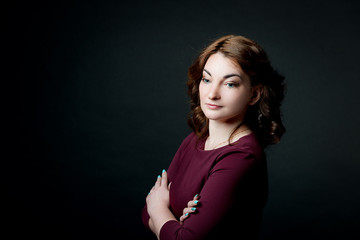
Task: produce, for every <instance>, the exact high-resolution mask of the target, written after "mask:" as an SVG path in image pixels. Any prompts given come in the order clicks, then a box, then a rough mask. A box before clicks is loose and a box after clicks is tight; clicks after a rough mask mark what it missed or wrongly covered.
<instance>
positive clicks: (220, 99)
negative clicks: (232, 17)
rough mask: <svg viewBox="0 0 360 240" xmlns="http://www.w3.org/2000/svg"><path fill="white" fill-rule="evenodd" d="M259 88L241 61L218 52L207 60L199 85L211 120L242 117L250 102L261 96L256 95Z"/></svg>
mask: <svg viewBox="0 0 360 240" xmlns="http://www.w3.org/2000/svg"><path fill="white" fill-rule="evenodd" d="M254 90H255V92H254ZM257 90H258V89H254V88H252V87H251V82H250V77H249V76H248V75H247V74H245V73H244V72H243V71H242V69H241V67H240V66H239V65H238V64H236V63H235V62H233V61H232V60H231V59H229V58H227V57H226V56H225V55H224V54H222V53H220V52H218V53H215V54H213V55H211V56H210V57H209V59H208V60H207V62H206V64H205V67H204V70H203V79H202V80H201V82H200V85H199V94H200V106H201V109H202V111H203V112H204V114H205V116H206V117H207V118H208V119H210V120H215V121H222V122H229V123H230V122H238V121H243V119H244V117H245V114H246V110H247V108H248V106H249V105H252V104H255V103H256V101H257V100H258V98H257V97H255V98H254V97H253V96H254V94H255V93H256V92H257ZM255 95H256V94H255Z"/></svg>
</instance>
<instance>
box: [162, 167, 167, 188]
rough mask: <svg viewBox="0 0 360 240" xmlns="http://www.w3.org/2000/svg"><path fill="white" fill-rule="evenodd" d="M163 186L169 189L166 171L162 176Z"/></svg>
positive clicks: (163, 171)
mask: <svg viewBox="0 0 360 240" xmlns="http://www.w3.org/2000/svg"><path fill="white" fill-rule="evenodd" d="M160 185H161V186H164V187H167V185H168V178H167V172H166V171H165V169H164V170H162V174H161V184H160Z"/></svg>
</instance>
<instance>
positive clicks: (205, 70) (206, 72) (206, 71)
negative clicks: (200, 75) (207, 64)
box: [204, 68, 211, 77]
mask: <svg viewBox="0 0 360 240" xmlns="http://www.w3.org/2000/svg"><path fill="white" fill-rule="evenodd" d="M204 72H206V73H207V74H209V75H210V77H211V73H210V72H209V71H208V70H206V69H205V68H204Z"/></svg>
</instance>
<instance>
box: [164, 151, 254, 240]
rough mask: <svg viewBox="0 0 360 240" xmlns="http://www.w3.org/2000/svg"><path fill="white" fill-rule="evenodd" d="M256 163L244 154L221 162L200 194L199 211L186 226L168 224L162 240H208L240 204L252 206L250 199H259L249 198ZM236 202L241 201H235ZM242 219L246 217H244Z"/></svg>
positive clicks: (231, 156) (231, 155) (230, 155)
mask: <svg viewBox="0 0 360 240" xmlns="http://www.w3.org/2000/svg"><path fill="white" fill-rule="evenodd" d="M255 164H256V160H255V157H254V156H253V155H251V154H249V153H243V152H232V153H230V154H229V155H226V156H223V157H222V158H221V159H218V162H216V163H215V165H214V166H213V168H212V169H211V171H210V173H209V177H208V179H207V181H206V182H205V184H204V185H203V187H202V190H201V192H200V196H201V199H200V205H199V206H198V207H197V212H196V213H195V214H191V216H190V217H189V218H188V219H186V220H185V222H184V224H183V225H181V224H179V223H178V222H176V221H169V222H167V223H165V224H164V226H163V227H162V229H161V231H160V239H161V240H174V239H186V240H191V239H204V238H205V237H207V236H209V234H211V233H212V232H215V231H214V230H215V229H216V228H217V226H220V225H221V224H222V222H223V220H224V218H225V219H226V218H228V216H229V214H230V215H231V211H232V210H234V208H236V204H241V205H244V204H251V202H250V201H247V200H250V199H252V198H253V197H255V196H249V194H251V190H250V189H251V187H249V185H248V184H249V182H248V180H247V175H248V174H249V173H250V172H251V171H252V169H253V168H254V166H255ZM250 185H252V184H251V183H250ZM252 187H253V186H252ZM249 190H250V191H249ZM241 199H242V200H241ZM189 200H190V199H189ZM236 200H239V202H238V203H237V202H234V201H236ZM184 207H185V206H184ZM238 207H240V209H241V208H244V209H246V208H252V206H238ZM238 217H239V218H242V216H238ZM234 220H235V221H236V220H237V219H234ZM239 222H241V221H239ZM230 224H231V223H230ZM244 231H246V229H244Z"/></svg>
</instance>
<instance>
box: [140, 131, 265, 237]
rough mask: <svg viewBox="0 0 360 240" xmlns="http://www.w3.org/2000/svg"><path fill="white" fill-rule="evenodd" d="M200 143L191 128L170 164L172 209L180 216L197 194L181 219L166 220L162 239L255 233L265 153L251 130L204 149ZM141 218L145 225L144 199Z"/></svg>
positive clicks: (262, 193) (261, 200) (262, 198)
mask: <svg viewBox="0 0 360 240" xmlns="http://www.w3.org/2000/svg"><path fill="white" fill-rule="evenodd" d="M204 144H205V141H204V140H198V138H197V137H196V135H195V134H194V133H191V134H190V135H189V136H187V137H186V138H185V139H184V141H183V142H182V144H181V146H180V147H179V149H178V151H177V152H176V154H175V157H174V159H173V161H172V162H171V164H170V167H169V169H168V171H167V173H168V177H169V182H171V188H170V210H171V211H172V213H173V214H174V215H175V217H176V218H177V219H179V218H180V216H181V215H182V211H183V209H184V208H185V207H187V203H188V201H190V200H192V199H193V198H194V196H195V195H196V194H199V195H200V199H199V203H198V206H197V209H196V213H192V214H190V216H189V217H188V218H187V219H186V220H185V221H184V224H182V225H181V224H180V223H179V222H177V221H175V220H171V221H168V222H166V223H165V224H164V225H163V226H162V228H161V230H160V239H161V240H166V239H171V240H173V239H186V240H190V239H235V238H236V239H237V238H238V239H256V238H257V233H258V231H259V227H260V222H261V217H262V209H263V207H264V205H265V202H266V200H267V194H268V184H267V168H266V160H265V154H264V153H263V150H262V148H261V147H260V146H259V143H258V141H257V139H256V137H255V135H254V134H253V133H252V134H249V135H247V136H244V137H242V138H240V139H239V140H237V141H236V142H235V143H233V144H232V145H229V146H224V147H220V148H217V149H214V150H204ZM142 220H143V223H144V225H145V226H146V227H149V226H148V222H149V215H148V213H147V209H146V205H145V208H144V209H143V212H142Z"/></svg>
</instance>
